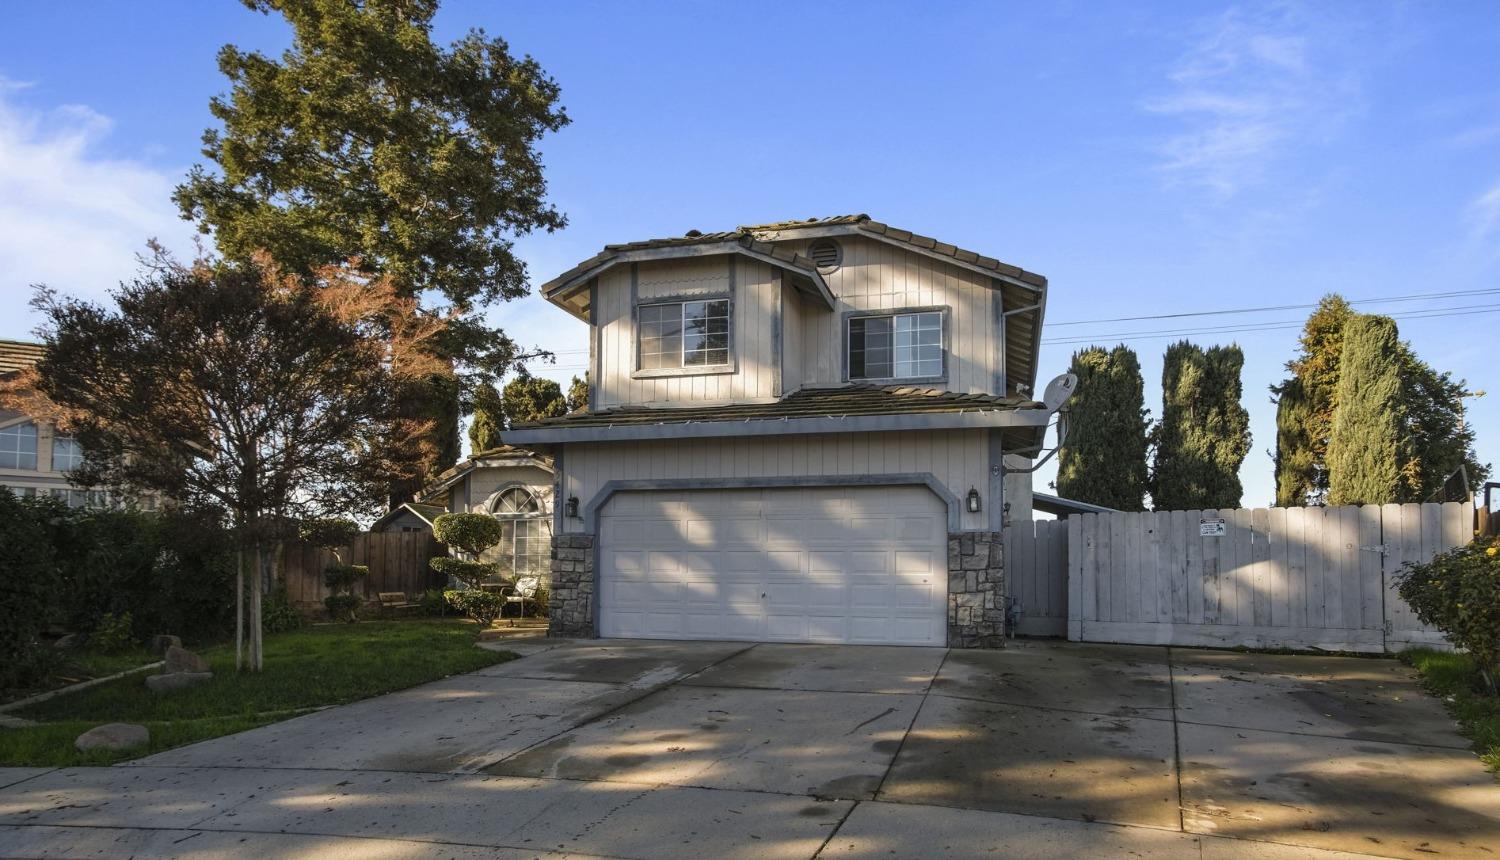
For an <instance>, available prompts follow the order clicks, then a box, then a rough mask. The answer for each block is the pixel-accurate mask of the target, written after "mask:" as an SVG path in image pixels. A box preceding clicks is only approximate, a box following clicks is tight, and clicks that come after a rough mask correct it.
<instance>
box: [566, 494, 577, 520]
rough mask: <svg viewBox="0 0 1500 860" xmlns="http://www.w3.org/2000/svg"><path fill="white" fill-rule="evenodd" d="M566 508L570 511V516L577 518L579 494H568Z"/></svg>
mask: <svg viewBox="0 0 1500 860" xmlns="http://www.w3.org/2000/svg"><path fill="white" fill-rule="evenodd" d="M564 510H566V511H567V512H568V516H569V517H573V518H577V516H578V497H577V496H568V501H567V506H566V507H565V508H564Z"/></svg>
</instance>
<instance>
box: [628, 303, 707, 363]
mask: <svg viewBox="0 0 1500 860" xmlns="http://www.w3.org/2000/svg"><path fill="white" fill-rule="evenodd" d="M639 312H640V339H641V370H662V369H667V368H679V367H713V366H715V365H721V364H728V363H729V300H728V299H713V300H709V301H701V302H672V303H670V304H660V305H641V307H640V311H639Z"/></svg>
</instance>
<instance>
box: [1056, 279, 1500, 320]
mask: <svg viewBox="0 0 1500 860" xmlns="http://www.w3.org/2000/svg"><path fill="white" fill-rule="evenodd" d="M1495 293H1500V288H1487V289H1482V290H1454V291H1450V292H1439V293H1413V294H1411V295H1406V296H1386V297H1384V298H1378V299H1348V300H1347V301H1348V302H1349V304H1351V305H1368V304H1377V303H1380V302H1416V301H1423V300H1425V299H1449V298H1454V297H1456V296H1482V295H1492V294H1495ZM1315 307H1317V305H1316V304H1311V305H1267V306H1265V307H1258V308H1226V309H1222V310H1214V311H1185V312H1183V313H1176V314H1147V315H1145V316H1138V317H1111V318H1107V319H1093V320H1067V321H1064V322H1053V321H1051V320H1048V321H1047V325H1048V326H1049V327H1058V326H1069V325H1090V324H1093V323H1109V322H1138V321H1141V320H1166V319H1181V318H1183V317H1208V316H1223V315H1225V314H1253V313H1263V312H1269V311H1296V310H1306V309H1308V308H1315Z"/></svg>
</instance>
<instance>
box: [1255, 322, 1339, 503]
mask: <svg viewBox="0 0 1500 860" xmlns="http://www.w3.org/2000/svg"><path fill="white" fill-rule="evenodd" d="M1353 316H1355V313H1354V310H1353V309H1352V308H1350V307H1349V303H1348V302H1346V301H1344V299H1343V297H1341V296H1339V295H1337V294H1329V295H1326V296H1324V297H1323V298H1322V300H1321V301H1319V302H1318V307H1317V309H1316V310H1314V311H1313V312H1312V314H1310V315H1309V316H1308V318H1307V323H1306V324H1305V325H1304V326H1303V328H1302V335H1301V337H1300V339H1299V340H1300V350H1299V352H1298V354H1297V356H1296V357H1295V358H1293V359H1292V360H1291V361H1289V362H1287V364H1286V369H1287V370H1289V371H1291V373H1292V375H1291V377H1290V378H1288V379H1287V380H1286V381H1284V382H1282V383H1281V384H1280V385H1273V386H1271V393H1272V394H1273V395H1275V397H1276V401H1277V410H1276V414H1277V421H1276V424H1277V433H1276V458H1275V459H1276V503H1277V504H1278V505H1308V504H1319V503H1321V502H1322V501H1323V500H1324V498H1325V497H1326V496H1327V494H1328V466H1327V458H1328V438H1329V435H1330V434H1331V433H1332V431H1333V413H1334V409H1335V407H1336V406H1337V405H1338V387H1339V364H1340V358H1341V356H1342V354H1343V345H1344V326H1345V324H1346V323H1348V321H1349V319H1350V318H1351V317H1353ZM1284 398H1291V402H1289V403H1287V404H1285V406H1284V407H1283V405H1282V400H1283V399H1284Z"/></svg>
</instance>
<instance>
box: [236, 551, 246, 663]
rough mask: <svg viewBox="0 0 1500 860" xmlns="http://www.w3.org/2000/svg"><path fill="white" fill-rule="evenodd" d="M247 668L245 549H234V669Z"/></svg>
mask: <svg viewBox="0 0 1500 860" xmlns="http://www.w3.org/2000/svg"><path fill="white" fill-rule="evenodd" d="M243 668H245V551H244V550H243V549H237V550H235V551H234V670H235V671H236V672H238V671H240V670H241V669H243Z"/></svg>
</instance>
